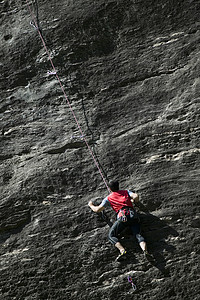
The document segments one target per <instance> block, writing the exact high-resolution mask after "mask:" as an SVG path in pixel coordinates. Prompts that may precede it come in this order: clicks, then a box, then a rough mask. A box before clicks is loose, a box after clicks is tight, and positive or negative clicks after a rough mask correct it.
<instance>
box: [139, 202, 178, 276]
mask: <svg viewBox="0 0 200 300" xmlns="http://www.w3.org/2000/svg"><path fill="white" fill-rule="evenodd" d="M138 207H139V209H140V211H142V212H144V213H145V214H144V213H140V214H139V215H140V222H141V229H142V235H143V236H144V238H145V240H146V242H147V247H148V250H149V252H150V253H152V255H153V260H152V258H148V257H147V260H148V261H149V262H150V263H151V264H152V265H153V266H154V267H156V268H157V269H159V270H160V271H161V272H162V273H163V275H165V276H167V275H168V273H169V270H167V269H166V259H165V257H164V255H163V252H165V253H167V252H168V253H169V252H170V253H173V252H174V250H175V247H174V245H170V244H168V243H167V241H166V240H167V238H168V237H169V236H173V237H177V236H178V235H179V234H178V232H177V231H176V230H175V229H173V228H172V227H171V226H169V225H168V224H167V222H166V221H163V220H161V219H160V218H158V217H156V216H154V215H152V214H151V213H150V212H149V211H148V209H147V208H146V207H145V206H144V205H143V204H141V203H140V204H139V205H138Z"/></svg>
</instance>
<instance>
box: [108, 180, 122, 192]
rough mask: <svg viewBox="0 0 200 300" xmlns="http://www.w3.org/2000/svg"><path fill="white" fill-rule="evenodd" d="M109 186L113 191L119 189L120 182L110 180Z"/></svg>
mask: <svg viewBox="0 0 200 300" xmlns="http://www.w3.org/2000/svg"><path fill="white" fill-rule="evenodd" d="M108 186H109V188H110V189H111V191H112V192H117V191H119V182H118V181H117V180H113V181H110V182H109V184H108Z"/></svg>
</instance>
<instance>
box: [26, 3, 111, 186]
mask: <svg viewBox="0 0 200 300" xmlns="http://www.w3.org/2000/svg"><path fill="white" fill-rule="evenodd" d="M26 4H27V6H28V9H29V12H30V15H31V16H32V20H33V21H31V22H30V25H31V26H33V27H34V28H35V29H36V30H37V32H38V34H39V37H40V39H41V41H42V44H43V46H44V48H45V51H46V53H47V56H48V58H49V61H50V63H51V66H52V68H53V71H52V72H54V73H55V76H56V77H57V80H58V82H59V85H60V88H61V90H62V92H63V94H64V97H65V99H66V101H67V104H68V106H69V109H70V111H71V113H72V115H73V117H74V120H75V122H76V124H77V127H78V129H79V131H80V133H81V136H83V140H84V142H85V144H86V146H87V148H88V151H89V153H90V155H91V156H92V158H93V160H94V163H95V165H96V167H97V169H98V171H99V174H100V175H101V178H102V179H103V182H104V184H105V186H106V188H107V190H108V192H110V189H109V187H108V184H107V182H106V179H105V178H104V175H103V173H102V172H101V169H100V166H99V164H98V162H97V160H96V158H95V156H94V154H93V151H92V149H91V147H90V145H89V143H88V142H87V140H86V138H85V135H84V133H83V131H82V129H81V126H80V124H79V122H78V120H77V118H76V115H75V113H74V110H73V108H72V106H71V104H70V102H69V100H68V97H67V95H66V93H65V90H64V87H63V85H62V83H61V80H60V78H59V76H58V74H57V72H56V69H55V66H54V64H53V61H52V59H51V55H50V53H49V51H48V49H47V46H46V43H45V41H44V39H43V36H42V34H41V32H40V29H39V26H38V24H37V21H36V17H35V15H34V13H33V11H32V9H31V7H30V3H29V2H28V0H26Z"/></svg>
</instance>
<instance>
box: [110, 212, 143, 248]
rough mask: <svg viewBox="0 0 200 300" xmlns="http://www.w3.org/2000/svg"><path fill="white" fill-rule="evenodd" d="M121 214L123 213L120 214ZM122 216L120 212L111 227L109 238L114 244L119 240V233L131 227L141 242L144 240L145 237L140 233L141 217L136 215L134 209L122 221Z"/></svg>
mask: <svg viewBox="0 0 200 300" xmlns="http://www.w3.org/2000/svg"><path fill="white" fill-rule="evenodd" d="M120 215H121V214H120ZM122 219H123V218H122V217H121V218H120V216H119V214H118V216H117V221H116V222H115V223H114V224H113V225H112V227H111V228H110V231H109V234H108V238H109V240H110V242H111V243H112V244H116V243H117V242H119V239H118V236H119V234H120V233H121V232H122V231H123V230H124V229H126V228H127V227H129V228H130V229H131V232H132V234H133V236H135V237H136V239H137V240H138V242H139V243H141V242H143V241H144V238H143V237H142V236H141V234H140V231H141V229H140V223H139V218H138V217H137V216H136V215H135V213H134V211H133V212H132V211H130V213H128V214H126V221H125V222H123V221H122Z"/></svg>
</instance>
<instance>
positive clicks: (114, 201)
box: [107, 190, 133, 212]
mask: <svg viewBox="0 0 200 300" xmlns="http://www.w3.org/2000/svg"><path fill="white" fill-rule="evenodd" d="M107 199H108V201H109V202H110V205H111V207H112V209H113V210H114V211H116V212H118V211H119V210H120V209H121V208H122V207H125V206H128V207H132V208H133V203H132V202H131V197H130V196H129V194H128V191H123V190H122V191H117V192H112V193H111V194H110V195H109V196H107Z"/></svg>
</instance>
